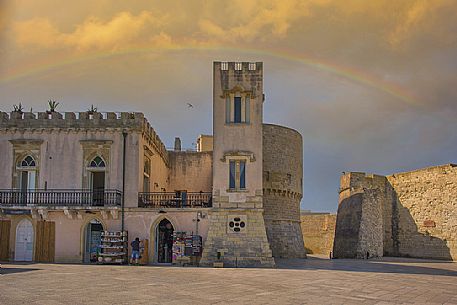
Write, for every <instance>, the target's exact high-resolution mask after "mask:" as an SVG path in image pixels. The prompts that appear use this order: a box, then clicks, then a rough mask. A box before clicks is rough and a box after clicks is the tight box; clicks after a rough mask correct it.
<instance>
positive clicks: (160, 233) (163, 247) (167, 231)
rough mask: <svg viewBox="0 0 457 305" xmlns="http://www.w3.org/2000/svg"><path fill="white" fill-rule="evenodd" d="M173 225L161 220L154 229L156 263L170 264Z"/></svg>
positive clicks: (166, 220)
mask: <svg viewBox="0 0 457 305" xmlns="http://www.w3.org/2000/svg"><path fill="white" fill-rule="evenodd" d="M173 231H174V228H173V225H172V224H171V222H170V221H169V220H168V219H166V218H165V219H162V221H160V222H159V224H158V225H157V228H156V249H157V262H158V263H171V262H172V254H173Z"/></svg>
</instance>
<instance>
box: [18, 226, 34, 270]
mask: <svg viewBox="0 0 457 305" xmlns="http://www.w3.org/2000/svg"><path fill="white" fill-rule="evenodd" d="M33 235H34V234H33V225H32V223H31V222H30V220H28V219H23V220H21V222H20V223H19V224H18V225H17V228H16V247H15V252H14V260H15V261H21V262H31V261H32V258H33Z"/></svg>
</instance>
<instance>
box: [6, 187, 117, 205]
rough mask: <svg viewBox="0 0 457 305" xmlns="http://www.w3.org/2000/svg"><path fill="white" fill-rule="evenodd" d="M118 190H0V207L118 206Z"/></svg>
mask: <svg viewBox="0 0 457 305" xmlns="http://www.w3.org/2000/svg"><path fill="white" fill-rule="evenodd" d="M121 201H122V192H120V191H118V190H108V189H105V190H63V189H58V190H57V189H55V190H49V189H48V190H41V189H38V190H26V191H23V190H0V206H28V205H36V206H120V205H121Z"/></svg>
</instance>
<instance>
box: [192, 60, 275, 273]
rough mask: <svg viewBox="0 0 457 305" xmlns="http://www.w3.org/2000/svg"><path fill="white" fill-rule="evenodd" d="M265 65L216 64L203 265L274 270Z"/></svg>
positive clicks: (258, 63)
mask: <svg viewBox="0 0 457 305" xmlns="http://www.w3.org/2000/svg"><path fill="white" fill-rule="evenodd" d="M262 108H263V67H262V63H260V62H257V63H247V62H243V63H235V62H228V63H227V62H214V66H213V133H214V149H213V209H212V211H210V213H209V217H210V226H209V230H208V237H207V240H206V243H205V247H204V251H203V257H202V261H201V264H202V265H211V264H212V263H213V262H223V263H224V266H238V267H248V266H260V267H273V266H274V260H273V257H272V253H271V249H270V245H269V243H268V239H267V235H266V229H265V223H264V219H263V191H262V189H263V182H262V177H263V168H262V158H263V156H262V117H263V112H262Z"/></svg>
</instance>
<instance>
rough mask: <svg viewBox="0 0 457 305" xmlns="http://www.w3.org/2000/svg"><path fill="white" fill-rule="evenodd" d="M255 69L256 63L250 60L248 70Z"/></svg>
mask: <svg viewBox="0 0 457 305" xmlns="http://www.w3.org/2000/svg"><path fill="white" fill-rule="evenodd" d="M255 69H256V64H255V62H250V63H249V71H255Z"/></svg>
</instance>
